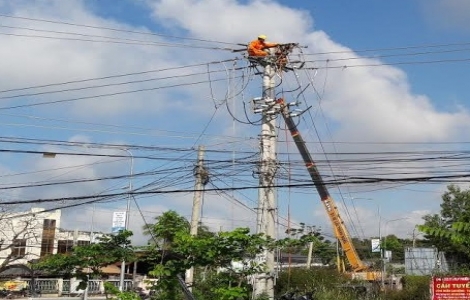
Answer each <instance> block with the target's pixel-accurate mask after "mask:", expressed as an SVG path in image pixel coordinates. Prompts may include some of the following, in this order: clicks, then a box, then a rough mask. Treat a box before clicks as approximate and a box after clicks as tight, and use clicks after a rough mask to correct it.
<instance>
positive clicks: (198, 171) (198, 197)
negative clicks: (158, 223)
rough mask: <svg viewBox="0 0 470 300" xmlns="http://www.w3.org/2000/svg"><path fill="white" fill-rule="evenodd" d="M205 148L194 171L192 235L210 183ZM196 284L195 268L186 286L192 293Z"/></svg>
mask: <svg viewBox="0 0 470 300" xmlns="http://www.w3.org/2000/svg"><path fill="white" fill-rule="evenodd" d="M204 151H205V149H204V146H199V148H198V156H197V166H196V168H195V170H194V176H195V177H196V183H195V184H194V190H195V192H194V197H193V211H192V214H191V229H190V234H191V235H197V230H198V228H199V222H200V221H201V206H202V195H203V192H204V191H203V189H204V186H205V185H206V184H207V182H208V181H209V174H208V172H207V170H206V169H205V168H204ZM193 282H194V268H191V269H189V270H186V285H187V286H188V289H189V290H190V291H191V289H192V285H193Z"/></svg>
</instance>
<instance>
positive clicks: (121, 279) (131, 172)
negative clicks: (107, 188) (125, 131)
mask: <svg viewBox="0 0 470 300" xmlns="http://www.w3.org/2000/svg"><path fill="white" fill-rule="evenodd" d="M119 150H121V151H125V152H127V153H128V154H129V158H130V167H129V186H128V194H127V203H126V220H125V229H126V230H129V218H130V211H131V199H132V177H134V155H133V154H132V152H131V151H130V150H129V149H119ZM125 273H126V261H125V260H124V259H123V260H122V262H121V274H120V276H119V291H121V292H124V291H125V290H126V288H125V286H124V283H125V277H126V276H125Z"/></svg>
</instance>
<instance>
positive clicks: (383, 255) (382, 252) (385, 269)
mask: <svg viewBox="0 0 470 300" xmlns="http://www.w3.org/2000/svg"><path fill="white" fill-rule="evenodd" d="M406 219H409V218H408V217H405V218H398V219H392V220H388V221H387V222H385V226H384V244H383V247H382V248H383V249H382V251H381V253H380V254H381V258H382V264H383V270H382V289H383V290H385V274H386V272H387V264H386V263H385V259H386V257H385V251H386V249H385V247H386V245H387V225H388V223H391V222H396V221H400V220H406Z"/></svg>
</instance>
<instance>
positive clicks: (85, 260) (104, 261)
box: [37, 231, 134, 289]
mask: <svg viewBox="0 0 470 300" xmlns="http://www.w3.org/2000/svg"><path fill="white" fill-rule="evenodd" d="M131 236H132V232H131V231H122V232H120V233H118V234H116V235H104V236H103V237H101V238H100V239H99V242H98V243H95V244H90V245H85V246H76V247H73V249H72V251H71V252H70V253H66V254H54V255H49V256H46V257H44V258H42V259H41V260H40V261H39V262H38V264H37V268H38V269H41V270H44V271H47V272H50V273H53V274H61V275H63V276H67V277H76V278H78V279H81V280H82V281H81V283H80V284H79V287H78V288H79V289H84V288H85V287H86V284H87V281H88V278H89V277H92V278H95V277H98V278H99V277H101V276H102V272H101V268H102V267H105V266H108V265H110V264H113V263H116V262H120V261H122V260H126V261H129V260H132V259H133V257H134V251H133V247H132V246H131V242H130V240H129V238H130V237H131Z"/></svg>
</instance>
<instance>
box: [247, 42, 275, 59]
mask: <svg viewBox="0 0 470 300" xmlns="http://www.w3.org/2000/svg"><path fill="white" fill-rule="evenodd" d="M276 46H277V44H274V43H266V42H264V41H262V40H259V39H257V40H254V41H252V42H250V44H249V45H248V55H250V56H267V55H268V53H267V52H266V51H264V49H267V48H271V47H276Z"/></svg>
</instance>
